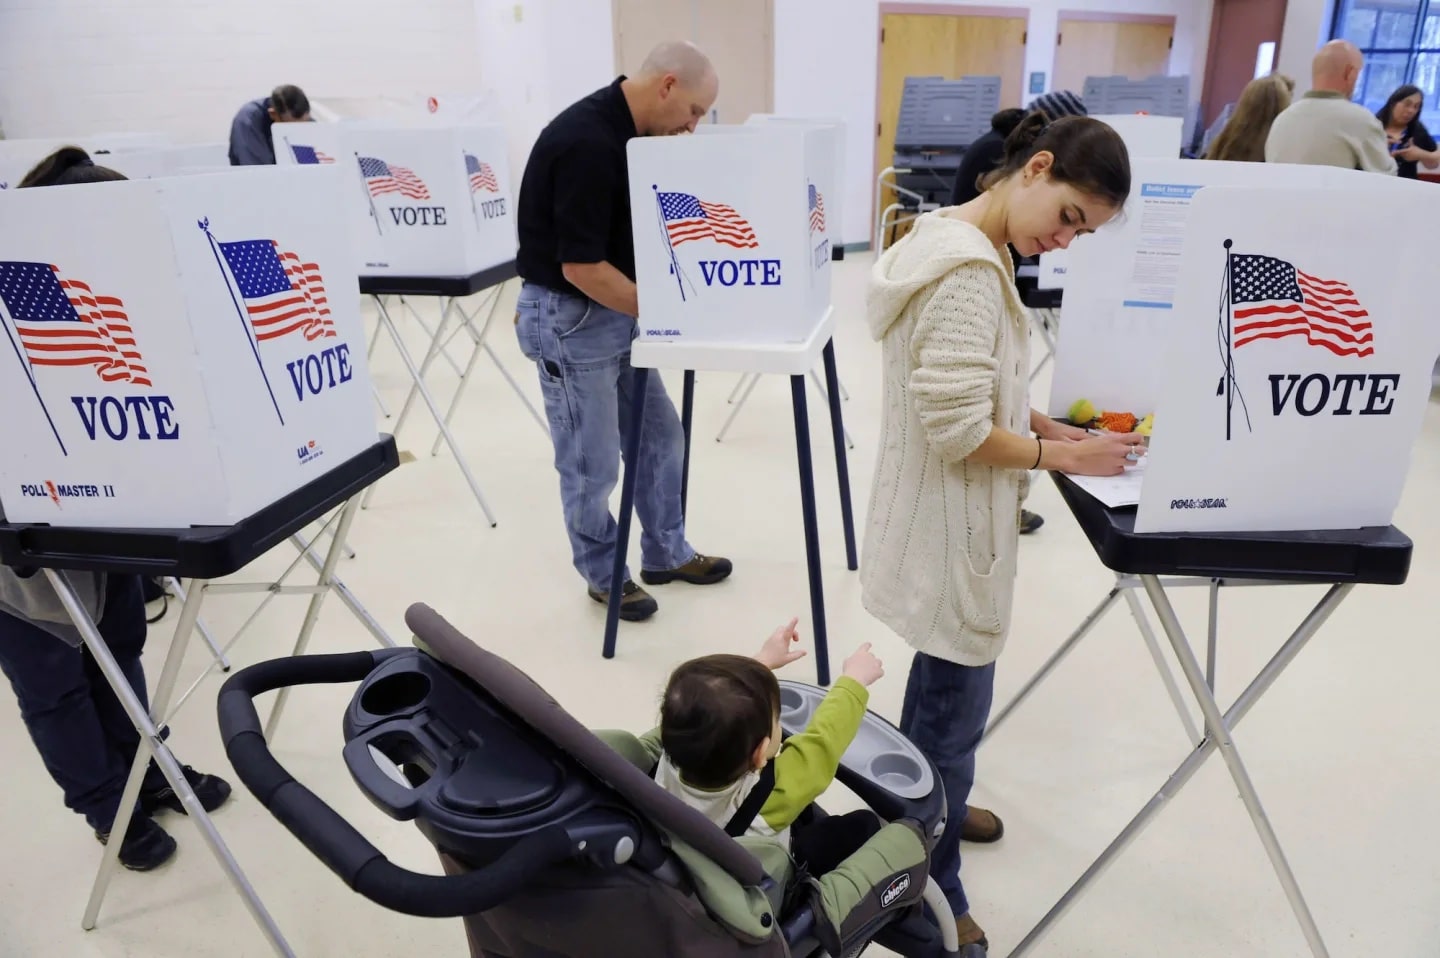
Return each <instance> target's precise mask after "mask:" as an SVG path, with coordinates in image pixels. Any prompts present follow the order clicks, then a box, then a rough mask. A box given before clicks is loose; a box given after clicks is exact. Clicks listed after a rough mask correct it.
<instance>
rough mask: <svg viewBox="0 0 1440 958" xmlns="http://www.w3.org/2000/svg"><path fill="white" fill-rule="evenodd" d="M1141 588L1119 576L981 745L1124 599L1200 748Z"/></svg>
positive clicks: (1183, 582) (1006, 708)
mask: <svg viewBox="0 0 1440 958" xmlns="http://www.w3.org/2000/svg"><path fill="white" fill-rule="evenodd" d="M1190 582H1191V580H1185V579H1182V580H1179V581H1178V582H1176V583H1175V584H1177V585H1188V584H1190ZM1140 587H1141V585H1140V580H1139V579H1138V578H1136V577H1134V576H1126V575H1117V576H1116V577H1115V585H1114V587H1113V588H1112V589H1111V590H1110V591H1109V592H1108V593H1106V594H1105V598H1103V599H1101V600H1100V603H1099V604H1098V605H1097V606H1095V608H1094V609H1091V610H1090V613H1089V614H1088V615H1086V616H1085V618H1084V619H1083V620H1081V622H1080V624H1079V625H1078V626H1077V627H1076V628H1075V631H1073V632H1071V633H1070V635H1069V636H1068V637H1067V638H1066V639H1065V641H1064V642H1062V643H1060V647H1059V648H1058V649H1056V650H1055V652H1054V654H1052V655H1051V656H1050V658H1048V659H1046V660H1045V664H1044V665H1042V666H1040V668H1039V669H1037V670H1036V671H1035V674H1034V675H1032V676H1030V678H1029V679H1027V680H1026V682H1025V684H1024V685H1022V686H1021V687H1020V690H1019V691H1018V692H1016V693H1015V695H1014V697H1013V698H1011V699H1010V701H1009V702H1007V703H1006V704H1005V705H1004V706H1003V707H1002V708H1001V709H1000V711H999V712H998V713H996V714H995V716H994V717H993V718H991V719H990V724H989V725H987V726H986V727H985V734H984V736H983V737H982V738H981V742H982V743H983V742H985V741H987V740H989V739H990V737H991V736H992V735H994V734H995V731H996V730H997V729H999V728H1000V726H1001V725H1003V724H1004V722H1005V720H1006V719H1007V718H1009V717H1010V715H1011V714H1012V713H1014V711H1015V710H1016V709H1017V708H1019V707H1020V703H1021V702H1024V701H1025V700H1026V699H1028V698H1029V697H1030V693H1032V692H1034V691H1035V689H1036V688H1037V687H1038V686H1039V685H1040V683H1041V682H1043V681H1044V680H1045V679H1046V678H1048V677H1049V676H1050V673H1052V672H1053V671H1055V668H1056V666H1058V665H1059V664H1060V663H1061V662H1062V661H1064V660H1065V658H1066V656H1068V655H1069V654H1070V653H1071V652H1072V651H1074V649H1075V646H1077V645H1079V644H1080V640H1081V639H1083V638H1085V636H1087V635H1089V634H1090V630H1091V629H1093V628H1094V627H1095V624H1096V623H1097V622H1099V621H1100V620H1101V619H1103V618H1104V617H1105V615H1106V613H1108V612H1109V611H1110V609H1111V608H1113V607H1114V605H1115V603H1116V602H1117V601H1118V600H1119V599H1121V598H1122V597H1123V598H1124V599H1125V602H1126V604H1127V605H1129V607H1130V614H1131V615H1132V616H1134V618H1135V626H1136V628H1138V629H1139V631H1140V637H1141V638H1142V639H1144V641H1145V648H1146V649H1147V651H1149V653H1150V658H1151V659H1152V660H1153V661H1154V662H1155V670H1156V671H1157V672H1159V673H1160V681H1161V682H1162V683H1163V684H1164V686H1165V691H1166V693H1167V694H1168V695H1169V696H1170V704H1171V705H1173V706H1174V707H1175V713H1176V714H1177V715H1178V716H1180V724H1181V725H1182V726H1184V729H1185V737H1186V740H1187V741H1189V742H1190V744H1191V745H1196V744H1198V743H1199V742H1200V738H1201V736H1200V731H1199V729H1197V728H1196V726H1195V720H1194V718H1192V717H1191V715H1190V706H1189V704H1188V703H1187V702H1186V701H1185V697H1184V695H1182V694H1181V692H1180V686H1179V685H1177V684H1176V682H1175V676H1174V674H1172V673H1171V671H1170V667H1169V665H1168V664H1167V663H1166V661H1165V654H1164V652H1163V651H1161V648H1160V643H1159V641H1158V640H1157V639H1156V637H1155V631H1154V630H1153V629H1152V628H1150V620H1149V618H1148V617H1147V616H1146V615H1145V607H1144V606H1143V605H1142V604H1141V602H1140V599H1139V597H1138V596H1136V595H1135V590H1136V589H1137V588H1140Z"/></svg>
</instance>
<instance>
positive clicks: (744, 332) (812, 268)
mask: <svg viewBox="0 0 1440 958" xmlns="http://www.w3.org/2000/svg"><path fill="white" fill-rule="evenodd" d="M699 129H704V130H705V131H706V132H705V133H704V134H702V135H699V136H677V137H638V138H635V139H632V140H631V141H630V142H629V144H628V147H627V151H628V157H629V174H630V208H631V225H632V229H633V231H634V235H635V281H636V286H637V287H638V295H639V301H640V315H639V321H638V325H639V329H638V334H639V335H638V338H637V339H636V340H635V341H634V343H633V344H632V346H631V350H630V365H631V366H633V367H634V369H635V381H634V383H633V385H632V386H631V387H630V393H631V412H630V415H631V421H632V422H643V421H644V418H643V417H644V412H645V393H646V388H647V383H648V381H649V376H650V375H651V374H652V370H655V369H678V370H683V371H684V373H685V386H684V398H683V400H682V412H681V422H682V425H683V427H684V430H685V452H684V456H685V458H684V463H683V467H682V472H683V474H684V475H685V476H686V477H687V479H688V475H689V468H690V420H691V411H692V408H693V397H694V384H695V372H696V370H710V371H719V372H739V373H752V374H760V373H783V374H786V375H788V376H789V377H790V395H791V404H792V408H793V411H794V417H795V443H796V447H795V449H796V459H797V465H798V467H799V477H800V493H801V509H802V513H803V516H802V518H803V524H804V529H805V549H806V558H807V562H808V565H809V575H810V605H811V615H812V618H813V623H814V634H815V664H816V670H817V672H818V674H819V678H820V681H821V683H822V684H828V682H829V669H830V665H829V651H828V646H827V640H826V630H825V609H824V591H823V587H822V584H821V572H820V555H819V531H818V523H817V520H816V516H815V483H814V474H813V463H812V460H811V450H810V426H809V413H808V410H807V405H806V395H805V380H806V374H807V373H808V372H809V370H810V368H811V367H812V366H813V365H814V364H815V362H816V361H817V360H819V359H821V358H822V357H823V359H824V363H825V377H826V381H827V386H828V390H827V398H828V400H829V406H830V424H831V433H832V436H833V438H834V441H835V462H836V471H837V473H838V474H839V479H840V506H841V519H842V523H843V525H844V534H845V548H846V559H847V563H848V566H849V568H850V569H851V570H852V571H853V570H854V569H856V568H858V566H859V562H858V558H857V554H856V549H855V528H854V516H853V512H852V508H851V502H850V477H849V470H848V466H847V463H846V458H845V442H844V424H843V422H842V417H841V412H840V397H839V391H838V377H837V374H836V370H835V347H834V344H833V343H832V342H831V335H832V333H833V331H834V319H833V316H832V310H831V308H830V275H831V265H830V249H831V242H830V239H829V237H828V236H827V229H828V228H829V217H828V215H827V214H826V213H825V212H824V211H823V210H822V209H821V204H820V200H821V194H822V193H823V188H824V184H825V183H826V182H828V181H829V179H830V178H831V177H833V176H834V151H833V144H832V142H831V141H829V140H828V139H827V135H826V131H825V130H824V129H822V128H821V127H819V126H816V125H813V124H803V123H802V124H783V123H766V124H753V125H747V126H742V127H728V128H726V127H713V126H711V127H700V128H699ZM640 433H641V430H639V429H632V430H630V435H629V436H628V437H626V445H625V449H624V456H623V459H624V462H625V463H626V467H625V470H624V477H623V479H622V482H621V492H620V513H619V517H618V520H619V529H618V535H617V540H616V543H617V544H616V549H615V564H614V567H613V568H614V574H613V576H612V578H611V587H610V600H609V606H608V610H607V613H606V620H605V637H604V645H603V655H604V656H605V658H611V657H613V656H614V654H615V641H616V632H617V627H618V623H619V610H620V599H621V589H622V587H623V585H624V581H623V580H624V569H625V557H626V552H627V549H628V543H629V529H630V518H631V511H632V508H633V506H634V501H635V482H636V473H635V470H634V469H632V468H631V465H633V464H634V463H636V462H637V461H638V457H639V448H640V447H639V443H640ZM685 488H686V487H685V485H683V484H682V488H681V509H682V510H684V509H685V508H686V507H687V505H688V503H687V498H686V493H685Z"/></svg>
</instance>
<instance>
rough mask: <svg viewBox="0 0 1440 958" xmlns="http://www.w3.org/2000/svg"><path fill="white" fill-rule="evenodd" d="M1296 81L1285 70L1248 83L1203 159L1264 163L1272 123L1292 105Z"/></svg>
mask: <svg viewBox="0 0 1440 958" xmlns="http://www.w3.org/2000/svg"><path fill="white" fill-rule="evenodd" d="M1294 93H1295V81H1294V80H1292V79H1290V78H1289V77H1287V76H1285V75H1284V74H1281V73H1272V74H1270V75H1269V76H1263V77H1259V78H1258V79H1254V80H1251V81H1250V82H1249V83H1247V84H1245V89H1244V90H1242V91H1241V92H1240V99H1239V100H1237V101H1236V102H1235V111H1234V112H1233V113H1231V114H1230V119H1229V121H1228V122H1227V123H1226V124H1225V127H1224V129H1222V130H1221V131H1220V133H1219V135H1218V136H1216V137H1215V139H1214V140H1213V141H1211V143H1210V148H1209V149H1208V150H1206V151H1205V156H1204V157H1203V159H1207V160H1231V161H1234V162H1239V163H1264V162H1265V140H1266V138H1267V137H1269V136H1270V125H1271V124H1272V123H1274V122H1275V118H1276V117H1277V116H1279V115H1280V114H1281V112H1283V111H1284V110H1285V108H1286V107H1288V106H1289V105H1290V98H1291V97H1292V96H1293V95H1294Z"/></svg>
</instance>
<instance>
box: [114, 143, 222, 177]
mask: <svg viewBox="0 0 1440 958" xmlns="http://www.w3.org/2000/svg"><path fill="white" fill-rule="evenodd" d="M94 160H95V162H96V163H99V164H100V165H102V166H108V167H109V168H110V169H112V170H115V171H116V172H117V173H123V174H124V175H125V176H126V177H128V178H129V179H132V180H148V179H154V178H155V177H157V176H179V175H182V174H192V173H206V172H208V173H214V172H219V171H221V170H226V169H229V168H230V147H229V145H228V144H225V143H202V144H196V145H189V146H166V147H159V148H155V149H144V150H123V151H120V152H117V153H110V154H104V155H101V156H96V157H94Z"/></svg>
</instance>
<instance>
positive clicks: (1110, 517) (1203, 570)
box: [1051, 472, 1414, 585]
mask: <svg viewBox="0 0 1440 958" xmlns="http://www.w3.org/2000/svg"><path fill="white" fill-rule="evenodd" d="M1051 478H1053V479H1054V480H1055V485H1056V486H1057V487H1058V488H1059V490H1060V495H1061V496H1062V497H1063V498H1064V499H1065V504H1066V505H1068V506H1069V507H1070V511H1071V512H1073V513H1074V514H1075V519H1076V521H1078V522H1079V523H1080V528H1081V529H1083V530H1084V531H1085V535H1086V536H1088V537H1089V539H1090V544H1091V545H1092V546H1094V548H1095V552H1096V554H1097V555H1098V556H1099V557H1100V561H1101V562H1103V563H1104V564H1105V566H1106V567H1107V568H1109V569H1112V570H1114V571H1115V572H1119V573H1122V574H1127V575H1174V576H1198V577H1200V578H1224V579H1269V580H1275V581H1279V582H1297V583H1305V582H1313V583H1322V584H1335V583H1356V584H1371V585H1400V584H1401V583H1403V582H1404V581H1405V579H1406V577H1407V576H1408V575H1409V573H1410V556H1411V553H1412V552H1413V551H1414V543H1413V542H1411V541H1410V537H1409V536H1407V535H1405V534H1404V533H1403V532H1401V531H1400V530H1399V529H1397V528H1395V527H1394V526H1385V527H1383V528H1379V527H1377V528H1369V529H1338V530H1330V531H1315V532H1229V533H1220V532H1213V533H1178V532H1177V533H1171V532H1162V533H1150V534H1146V535H1140V534H1138V533H1136V532H1135V511H1136V510H1135V507H1134V506H1128V507H1122V508H1118V509H1111V508H1110V507H1108V506H1106V505H1105V504H1104V503H1103V502H1101V501H1100V500H1099V499H1096V498H1095V497H1094V496H1092V495H1090V493H1088V492H1086V491H1085V490H1084V489H1081V488H1080V487H1079V486H1077V485H1076V484H1075V483H1074V482H1073V481H1071V480H1070V479H1069V477H1067V476H1064V475H1062V474H1060V473H1058V472H1057V473H1051Z"/></svg>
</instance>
